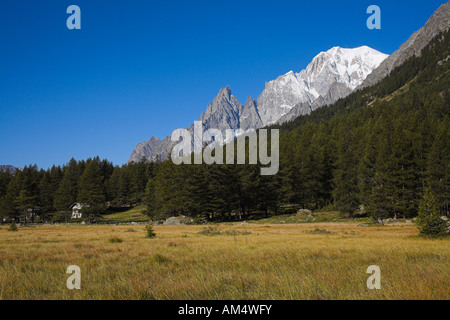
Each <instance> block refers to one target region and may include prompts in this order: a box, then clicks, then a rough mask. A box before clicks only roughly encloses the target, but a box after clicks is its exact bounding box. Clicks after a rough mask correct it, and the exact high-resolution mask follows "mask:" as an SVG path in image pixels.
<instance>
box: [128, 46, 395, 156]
mask: <svg viewBox="0 0 450 320" xmlns="http://www.w3.org/2000/svg"><path fill="white" fill-rule="evenodd" d="M386 58H387V55H385V54H383V53H380V52H378V51H376V50H374V49H371V48H369V47H366V46H363V47H359V48H355V49H344V48H340V47H334V48H332V49H330V50H328V51H327V52H321V53H320V54H319V55H317V56H316V57H315V58H314V59H313V60H312V62H311V63H310V64H309V65H308V66H307V67H306V69H305V70H302V71H301V72H299V73H294V72H293V71H290V72H288V73H286V74H285V75H282V76H280V77H278V78H277V79H275V80H273V81H270V82H268V83H266V87H265V89H264V90H263V92H262V93H261V95H260V96H259V97H258V99H257V101H254V100H253V99H252V98H251V97H249V98H247V102H246V103H245V105H241V104H240V103H239V101H238V99H237V98H236V97H234V96H233V95H232V93H231V89H230V87H229V86H227V87H226V88H223V89H221V90H220V91H219V93H218V95H217V96H216V97H215V98H214V100H213V102H212V103H210V104H209V105H208V107H207V108H206V111H205V112H204V113H202V115H201V116H200V119H199V121H201V122H202V125H203V129H204V130H207V129H210V128H216V129H219V130H221V131H222V132H223V131H224V130H226V129H242V130H244V131H247V130H254V129H258V128H261V127H264V126H266V125H268V124H272V123H275V122H277V121H280V119H283V120H284V121H286V120H290V118H293V117H296V116H298V115H300V114H307V113H309V112H311V111H312V110H314V109H317V108H319V107H321V106H323V105H325V104H329V103H332V102H335V101H336V100H338V99H339V98H342V97H345V96H347V95H348V94H349V93H351V92H352V91H353V90H354V89H355V88H356V87H357V86H358V85H360V84H361V83H362V81H363V80H364V79H365V78H366V77H367V75H368V74H370V72H372V70H374V69H375V68H376V67H378V65H379V64H380V63H381V62H382V61H383V60H384V59H386ZM188 130H189V131H190V132H191V133H192V132H193V125H191V126H190V127H189V128H188ZM174 145H175V143H172V142H171V141H170V137H166V138H165V139H164V140H162V141H161V140H160V139H159V138H155V137H152V138H150V140H149V141H144V142H141V143H140V144H138V145H137V146H136V148H135V149H134V150H133V153H132V155H131V157H130V159H129V162H138V161H140V160H142V159H143V158H146V159H149V160H155V159H160V160H164V159H167V157H168V155H169V153H170V151H171V149H172V147H173V146H174Z"/></svg>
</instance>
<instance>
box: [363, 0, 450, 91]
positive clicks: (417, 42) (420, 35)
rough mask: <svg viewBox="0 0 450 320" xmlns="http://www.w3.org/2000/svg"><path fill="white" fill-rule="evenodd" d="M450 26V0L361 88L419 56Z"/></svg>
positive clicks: (375, 71) (372, 83)
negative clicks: (432, 40) (412, 57)
mask: <svg viewBox="0 0 450 320" xmlns="http://www.w3.org/2000/svg"><path fill="white" fill-rule="evenodd" d="M449 28H450V2H447V3H444V4H443V5H441V6H440V7H439V8H438V9H437V10H436V11H435V13H434V14H433V15H432V16H431V17H430V19H428V21H427V23H426V24H425V25H424V26H423V27H422V28H421V29H419V30H418V31H416V32H414V33H413V34H412V36H411V37H410V38H409V39H408V41H406V42H405V43H404V44H402V45H401V46H400V48H399V49H398V50H397V51H395V52H394V53H393V54H392V55H391V56H390V57H389V58H387V59H386V60H384V61H383V62H382V63H381V64H380V66H379V67H378V68H376V69H375V70H374V71H373V72H372V73H371V74H370V75H369V76H368V77H367V79H366V80H365V81H364V82H363V83H362V84H361V86H360V87H361V88H364V87H367V86H371V85H374V84H375V83H377V82H379V81H380V80H381V79H383V78H385V77H386V76H387V75H388V74H389V73H390V72H391V71H392V70H393V69H394V68H396V67H398V66H400V65H401V64H402V63H403V62H405V61H406V60H407V59H408V58H410V57H411V56H418V55H419V54H420V52H421V51H422V49H423V48H424V47H425V46H426V45H427V44H428V43H429V42H430V41H431V39H433V38H434V37H435V36H436V35H438V34H439V33H441V32H443V31H446V30H448V29H449Z"/></svg>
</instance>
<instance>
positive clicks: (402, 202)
mask: <svg viewBox="0 0 450 320" xmlns="http://www.w3.org/2000/svg"><path fill="white" fill-rule="evenodd" d="M449 40H450V35H449V33H448V32H447V33H445V34H442V35H439V36H438V37H436V38H435V39H434V40H433V41H431V42H430V43H429V45H428V46H427V47H426V48H425V49H424V50H423V51H422V54H421V56H420V57H412V58H410V59H409V60H407V61H406V62H405V63H404V64H403V65H402V66H400V67H398V68H396V69H395V70H394V71H393V72H392V73H391V75H390V76H388V77H387V78H385V79H384V80H382V81H381V82H380V83H378V84H377V85H375V86H373V87H368V88H365V89H363V90H360V91H357V92H355V93H353V94H351V95H350V96H348V97H347V98H345V99H341V100H339V101H338V102H336V103H335V104H333V105H331V106H327V107H323V108H320V109H318V110H316V111H314V112H312V113H311V114H310V115H307V116H301V117H299V118H297V119H295V120H294V121H292V122H290V123H287V124H285V125H283V126H281V127H273V128H279V129H280V130H281V134H280V172H279V173H278V174H277V175H274V176H261V175H260V171H259V167H258V166H257V165H211V166H208V165H180V166H177V165H174V164H173V163H172V162H170V161H165V162H162V163H150V162H145V161H143V162H140V163H133V164H128V165H124V166H122V167H118V166H116V167H114V166H113V164H111V163H110V162H108V161H107V160H100V159H99V158H94V159H88V160H87V161H78V162H77V161H75V160H71V161H70V162H69V163H68V164H67V165H65V166H63V167H58V166H54V167H53V168H51V169H49V170H46V171H45V170H39V169H38V168H36V166H29V167H25V168H24V169H23V170H21V171H16V172H15V173H14V174H13V173H9V172H3V171H1V170H0V215H1V216H2V217H4V218H8V219H11V218H20V219H22V220H23V219H24V217H25V216H27V215H29V213H30V212H31V211H36V212H39V214H40V216H41V217H42V219H44V220H47V221H61V220H65V219H66V218H67V215H68V214H69V207H70V205H72V204H73V203H74V202H76V201H78V202H81V203H85V204H89V207H88V209H85V210H86V213H88V214H89V215H91V216H96V215H99V214H101V213H104V212H105V210H107V209H108V208H109V209H111V208H117V207H124V206H134V205H137V204H140V203H145V204H146V205H147V208H148V209H147V214H148V215H149V216H151V217H152V218H154V219H158V218H163V217H167V216H172V215H187V216H191V217H198V218H202V219H203V218H206V219H232V218H233V219H248V218H249V217H250V216H251V215H252V214H253V213H255V212H259V213H264V214H266V215H271V214H277V213H279V208H280V207H281V206H285V205H288V204H292V205H297V206H300V207H303V208H308V209H320V208H323V207H328V208H333V209H336V210H339V211H341V212H343V213H346V214H348V216H349V217H353V216H355V215H361V214H368V215H370V216H372V217H373V218H374V219H378V218H385V217H414V216H416V215H417V213H418V203H419V201H420V199H421V198H422V196H423V194H424V190H425V189H429V190H431V192H432V194H433V195H434V197H435V198H436V199H437V201H438V206H439V209H440V210H441V213H442V214H443V215H445V214H446V215H449V214H450V213H449V211H450V181H449V169H450V168H449V166H450V161H449V160H450V146H449V141H450V139H449V138H450V136H449V135H450V132H449V126H450V119H449V116H450V91H449V88H450V74H449V70H450V68H449V67H450V60H449V57H450V46H449ZM2 220H3V219H2Z"/></svg>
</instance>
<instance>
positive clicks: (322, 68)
mask: <svg viewBox="0 0 450 320" xmlns="http://www.w3.org/2000/svg"><path fill="white" fill-rule="evenodd" d="M387 57H388V55H386V54H383V53H381V52H379V51H377V50H374V49H372V48H369V47H367V46H362V47H358V48H354V49H346V48H341V47H333V48H331V49H330V50H328V51H324V52H321V53H319V54H318V55H317V56H315V57H314V59H313V60H312V61H311V63H310V64H309V65H308V66H307V67H306V68H305V69H304V70H302V71H300V72H299V73H294V72H292V71H290V72H288V73H286V74H284V75H282V76H280V77H278V78H277V79H276V80H273V81H270V82H268V83H266V88H265V89H264V91H263V93H262V94H261V95H260V97H259V98H258V109H259V112H260V115H261V120H262V121H263V123H264V125H267V124H270V123H274V122H276V121H278V120H279V119H280V118H281V117H283V116H284V115H285V114H287V113H289V112H290V110H291V109H292V108H293V107H294V106H295V105H297V104H301V103H303V104H304V103H306V104H313V103H314V101H316V100H317V99H318V98H320V97H326V96H327V95H328V96H333V97H337V99H339V98H342V97H343V96H342V95H347V94H349V93H350V92H351V91H353V90H354V89H355V88H356V87H357V86H359V85H360V84H361V83H362V81H363V80H364V79H365V78H366V77H367V76H368V75H369V74H370V73H371V72H372V71H373V70H374V69H375V68H376V67H378V66H379V65H380V64H381V62H382V61H383V60H384V59H386V58H387ZM339 84H342V85H344V86H342V85H339ZM337 87H338V88H339V92H336V93H334V92H331V93H330V90H334V88H337ZM344 88H347V89H348V90H343V89H344ZM337 99H336V100H337Z"/></svg>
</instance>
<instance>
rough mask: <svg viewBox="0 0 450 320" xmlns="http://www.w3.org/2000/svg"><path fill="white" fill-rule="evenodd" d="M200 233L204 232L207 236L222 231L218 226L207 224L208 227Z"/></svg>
mask: <svg viewBox="0 0 450 320" xmlns="http://www.w3.org/2000/svg"><path fill="white" fill-rule="evenodd" d="M199 234H203V235H207V236H214V235H219V234H221V232H220V230H219V229H218V228H217V227H211V226H207V227H204V228H203V230H202V231H200V232H199Z"/></svg>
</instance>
